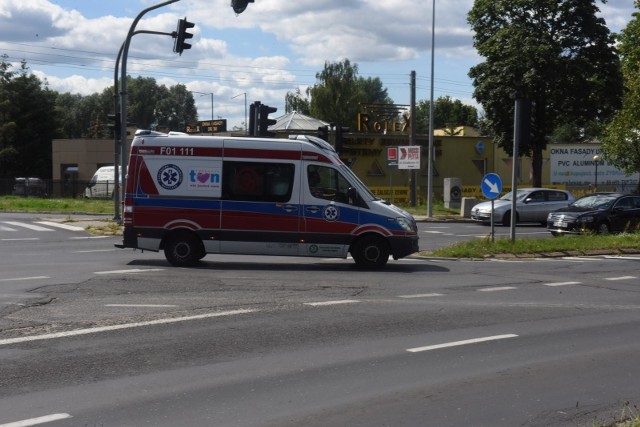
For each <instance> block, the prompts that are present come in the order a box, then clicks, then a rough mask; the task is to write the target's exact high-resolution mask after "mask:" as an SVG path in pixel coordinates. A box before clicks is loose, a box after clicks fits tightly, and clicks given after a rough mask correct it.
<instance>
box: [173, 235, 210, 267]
mask: <svg viewBox="0 0 640 427" xmlns="http://www.w3.org/2000/svg"><path fill="white" fill-rule="evenodd" d="M164 256H165V257H166V258H167V261H169V262H170V263H171V264H172V265H174V266H176V267H189V266H192V265H194V264H196V263H197V262H198V261H199V260H200V259H202V258H203V256H204V249H203V248H202V242H201V241H200V239H198V237H197V236H195V235H193V234H191V233H178V234H175V235H173V236H170V237H169V238H168V239H167V241H166V243H165V245H164Z"/></svg>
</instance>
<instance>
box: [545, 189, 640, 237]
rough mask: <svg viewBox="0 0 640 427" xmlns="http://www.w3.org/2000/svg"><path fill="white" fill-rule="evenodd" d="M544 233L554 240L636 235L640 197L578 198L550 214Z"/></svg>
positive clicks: (639, 227)
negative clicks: (589, 235)
mask: <svg viewBox="0 0 640 427" xmlns="http://www.w3.org/2000/svg"><path fill="white" fill-rule="evenodd" d="M547 230H549V231H550V232H551V234H553V235H554V236H558V235H561V234H566V233H574V234H578V233H585V232H596V233H600V234H607V233H623V232H627V233H632V232H635V231H640V195H633V194H620V193H594V194H589V195H588V196H584V197H581V198H580V199H578V200H576V201H575V202H574V203H572V204H570V205H569V207H567V208H563V209H559V210H557V211H554V212H551V213H550V214H549V216H548V217H547Z"/></svg>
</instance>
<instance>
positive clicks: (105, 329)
mask: <svg viewBox="0 0 640 427" xmlns="http://www.w3.org/2000/svg"><path fill="white" fill-rule="evenodd" d="M255 311H257V310H249V309H243V310H230V311H219V312H215V313H205V314H197V315H194V316H185V317H174V318H168V319H158V320H149V321H147V322H137V323H123V324H121V325H111V326H100V327H96V328H87V329H76V330H72V331H65V332H57V333H53V334H44V335H33V336H29V337H18V338H7V339H4V340H0V345H8V344H18V343H23V342H30V341H40V340H51V339H56V338H66V337H75V336H78V335H88V334H97V333H100V332H110V331H118V330H121V329H132V328H140V327H144V326H155V325H167V324H170V323H179V322H187V321H190V320H202V319H210V318H213V317H223V316H233V315H236V314H246V313H253V312H255ZM0 427H2V426H0Z"/></svg>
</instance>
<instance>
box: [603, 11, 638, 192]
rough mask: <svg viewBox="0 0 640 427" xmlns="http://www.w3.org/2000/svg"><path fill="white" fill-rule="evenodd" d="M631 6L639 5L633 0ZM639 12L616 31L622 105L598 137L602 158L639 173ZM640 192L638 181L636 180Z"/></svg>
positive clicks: (629, 171) (628, 170)
mask: <svg viewBox="0 0 640 427" xmlns="http://www.w3.org/2000/svg"><path fill="white" fill-rule="evenodd" d="M635 7H636V8H640V1H638V0H636V2H635ZM639 42H640V13H638V12H635V13H634V14H633V19H632V20H631V21H629V24H627V26H626V28H625V29H624V30H622V32H621V34H620V53H621V56H622V69H623V71H624V79H625V89H626V90H625V93H624V97H623V99H622V108H621V109H620V111H618V112H617V114H616V115H615V116H614V118H613V120H612V121H611V122H610V123H608V124H607V126H606V127H605V129H604V131H603V133H602V135H601V139H602V141H603V145H602V149H603V152H604V157H605V158H606V159H607V160H608V161H610V162H611V163H612V164H614V165H615V166H616V167H617V168H619V169H623V170H624V171H625V172H626V173H627V174H632V173H634V172H640V125H639V123H640V62H638V61H639V60H640V44H638V43H639ZM638 191H640V182H639V183H638Z"/></svg>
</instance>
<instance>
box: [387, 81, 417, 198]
mask: <svg viewBox="0 0 640 427" xmlns="http://www.w3.org/2000/svg"><path fill="white" fill-rule="evenodd" d="M410 104H411V106H410V107H409V108H410V114H411V118H410V119H409V122H410V125H409V127H410V130H409V132H410V133H409V145H416V72H415V71H411V101H410ZM417 184H418V170H417V169H412V170H411V195H410V198H411V200H410V204H411V206H412V207H415V206H416V203H417V202H416V201H417V199H418V190H417V187H418V185H417ZM392 191H393V190H392Z"/></svg>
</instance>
